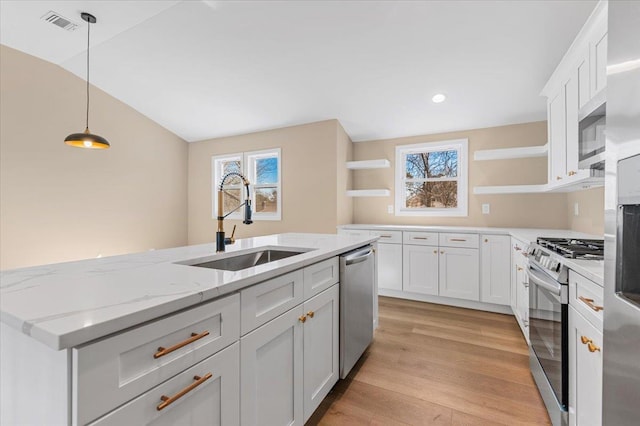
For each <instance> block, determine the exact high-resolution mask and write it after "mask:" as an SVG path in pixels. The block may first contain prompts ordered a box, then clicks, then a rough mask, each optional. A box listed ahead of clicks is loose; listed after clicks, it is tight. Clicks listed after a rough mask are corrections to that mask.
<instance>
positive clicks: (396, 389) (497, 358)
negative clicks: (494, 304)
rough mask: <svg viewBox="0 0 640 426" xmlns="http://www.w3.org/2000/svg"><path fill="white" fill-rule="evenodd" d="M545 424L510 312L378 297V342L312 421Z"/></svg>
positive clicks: (375, 423) (335, 422)
mask: <svg viewBox="0 0 640 426" xmlns="http://www.w3.org/2000/svg"><path fill="white" fill-rule="evenodd" d="M520 424H529V425H548V424H550V422H549V417H548V415H547V412H546V410H545V407H544V403H543V402H542V399H541V398H540V394H539V393H538V391H537V389H536V387H535V383H534V382H533V378H532V377H531V374H530V373H529V360H528V349H527V344H526V342H525V341H524V337H523V336H522V334H521V332H520V329H519V328H518V325H517V323H516V321H515V319H514V318H513V317H512V316H509V315H501V314H494V313H489V312H481V311H474V310H470V309H462V308H455V307H450V306H441V305H435V304H431V303H423V302H414V301H408V300H400V299H393V298H387V297H380V326H379V328H378V330H376V333H375V337H374V341H373V343H372V344H371V346H370V347H369V349H368V350H367V352H366V353H365V354H364V355H363V357H362V359H361V360H360V361H359V362H358V364H357V365H356V366H355V367H354V369H353V371H351V373H350V374H349V377H347V379H346V380H341V381H339V382H338V384H337V385H336V386H335V387H334V389H333V390H332V391H331V393H330V394H329V396H328V397H327V398H326V399H325V400H324V401H323V403H322V404H321V406H320V407H319V408H318V410H317V411H316V412H315V413H314V415H313V417H311V419H309V421H308V422H307V425H390V426H392V425H520Z"/></svg>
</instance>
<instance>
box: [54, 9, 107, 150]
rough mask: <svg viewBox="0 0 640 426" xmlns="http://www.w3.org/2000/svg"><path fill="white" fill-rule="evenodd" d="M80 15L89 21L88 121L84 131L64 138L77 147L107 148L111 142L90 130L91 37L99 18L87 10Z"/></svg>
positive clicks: (66, 141) (68, 143)
mask: <svg viewBox="0 0 640 426" xmlns="http://www.w3.org/2000/svg"><path fill="white" fill-rule="evenodd" d="M80 16H81V17H82V19H83V20H84V21H86V22H87V121H86V127H85V129H84V132H82V133H72V134H70V135H69V136H67V137H66V138H65V139H64V143H66V144H67V145H69V146H75V147H76V148H90V149H107V148H109V147H110V146H111V145H110V144H109V142H108V141H107V140H106V139H105V138H103V137H102V136H99V135H94V134H92V133H91V132H90V131H89V38H90V34H91V24H95V23H96V22H97V20H96V17H95V16H93V15H91V14H89V13H85V12H82V13H81V14H80Z"/></svg>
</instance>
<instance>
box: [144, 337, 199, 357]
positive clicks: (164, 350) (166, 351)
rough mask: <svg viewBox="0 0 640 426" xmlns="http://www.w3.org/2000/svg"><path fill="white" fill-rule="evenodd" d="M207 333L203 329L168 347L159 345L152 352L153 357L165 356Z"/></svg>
mask: <svg viewBox="0 0 640 426" xmlns="http://www.w3.org/2000/svg"><path fill="white" fill-rule="evenodd" d="M208 335H209V332H208V331H203V332H202V333H200V334H198V333H191V337H189V338H188V339H187V340H185V341H183V342H180V343H178V344H176V345H173V346H171V347H170V348H163V347H162V346H160V347H159V348H158V352H156V353H155V354H153V357H154V358H156V359H158V358H160V357H161V356H165V355H168V354H170V353H171V352H173V351H175V350H178V349H180V348H182V347H183V346H187V345H188V344H189V343H193V342H195V341H196V340H200V339H202V338H203V337H206V336H208Z"/></svg>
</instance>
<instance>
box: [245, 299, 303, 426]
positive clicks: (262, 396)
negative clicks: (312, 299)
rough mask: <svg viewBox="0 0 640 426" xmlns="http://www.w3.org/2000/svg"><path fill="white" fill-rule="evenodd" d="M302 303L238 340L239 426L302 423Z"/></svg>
mask: <svg viewBox="0 0 640 426" xmlns="http://www.w3.org/2000/svg"><path fill="white" fill-rule="evenodd" d="M305 320H306V315H305V312H304V309H303V306H302V305H298V306H296V307H295V308H293V309H291V310H289V311H287V312H285V313H284V314H282V315H280V316H279V317H277V318H275V319H274V320H272V321H270V322H268V323H266V324H264V325H263V326H261V327H260V328H258V329H256V330H254V331H252V332H251V333H249V334H247V335H246V336H244V337H242V339H241V340H240V370H241V371H242V375H241V381H240V421H241V423H242V424H243V425H261V424H262V425H273V426H277V425H302V424H303V423H304V421H303V415H304V414H303V402H302V397H303V395H302V392H303V358H302V357H303V341H302V339H303V336H302V333H303V321H305Z"/></svg>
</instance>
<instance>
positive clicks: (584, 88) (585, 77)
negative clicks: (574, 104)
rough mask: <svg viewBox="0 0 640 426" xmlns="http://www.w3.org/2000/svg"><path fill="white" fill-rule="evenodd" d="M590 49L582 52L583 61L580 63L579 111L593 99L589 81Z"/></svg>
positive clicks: (578, 67) (578, 69)
mask: <svg viewBox="0 0 640 426" xmlns="http://www.w3.org/2000/svg"><path fill="white" fill-rule="evenodd" d="M589 67H590V63H589V49H588V48H586V49H584V51H583V52H582V55H581V59H580V61H579V62H578V66H577V67H576V69H577V76H578V109H580V108H582V107H583V106H585V104H586V103H587V102H589V100H590V99H591V80H590V79H589V75H590V72H589Z"/></svg>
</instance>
